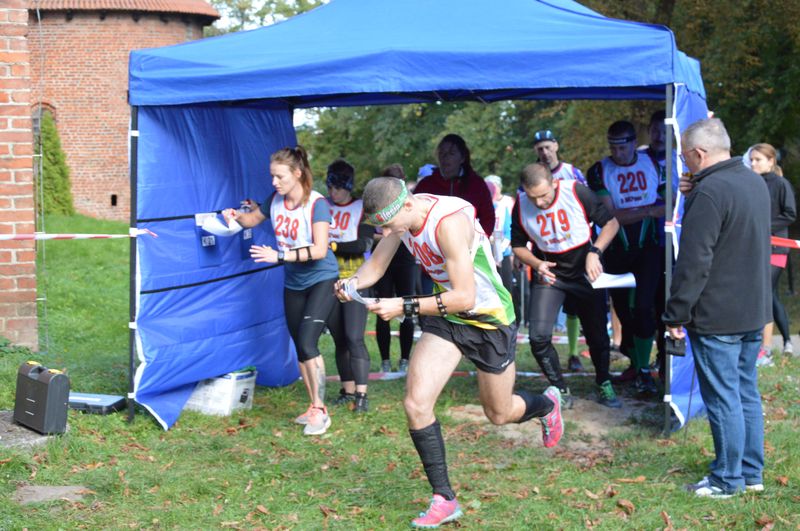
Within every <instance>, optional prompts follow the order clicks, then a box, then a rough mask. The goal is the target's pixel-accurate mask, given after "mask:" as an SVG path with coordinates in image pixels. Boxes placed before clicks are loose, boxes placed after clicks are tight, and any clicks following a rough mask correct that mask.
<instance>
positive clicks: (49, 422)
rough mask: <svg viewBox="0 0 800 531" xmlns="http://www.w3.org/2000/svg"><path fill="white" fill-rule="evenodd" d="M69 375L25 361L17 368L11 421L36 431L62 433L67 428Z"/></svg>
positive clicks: (46, 433) (47, 433)
mask: <svg viewBox="0 0 800 531" xmlns="http://www.w3.org/2000/svg"><path fill="white" fill-rule="evenodd" d="M68 402H69V378H67V375H66V374H64V373H62V372H61V371H57V370H55V369H48V368H47V367H44V366H42V365H41V364H40V363H37V362H35V361H28V362H26V363H23V364H22V365H20V367H19V371H18V372H17V397H16V402H15V403H14V421H15V422H17V423H19V424H22V425H23V426H27V427H28V428H31V429H32V430H35V431H38V432H39V433H42V434H45V435H49V434H52V433H64V431H66V429H67V404H68Z"/></svg>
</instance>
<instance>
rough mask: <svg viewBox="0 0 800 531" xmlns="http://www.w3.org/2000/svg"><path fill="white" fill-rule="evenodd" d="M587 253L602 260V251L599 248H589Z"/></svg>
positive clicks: (591, 246)
mask: <svg viewBox="0 0 800 531" xmlns="http://www.w3.org/2000/svg"><path fill="white" fill-rule="evenodd" d="M589 252H590V253H595V254H596V255H597V256H598V257H600V258H602V256H603V251H601V250H600V248H599V247H595V246H594V245H590V246H589Z"/></svg>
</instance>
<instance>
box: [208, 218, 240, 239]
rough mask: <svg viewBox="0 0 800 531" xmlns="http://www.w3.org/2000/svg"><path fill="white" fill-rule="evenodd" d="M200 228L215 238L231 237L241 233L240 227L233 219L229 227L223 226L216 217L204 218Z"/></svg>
mask: <svg viewBox="0 0 800 531" xmlns="http://www.w3.org/2000/svg"><path fill="white" fill-rule="evenodd" d="M201 227H202V229H203V230H204V231H206V232H210V233H211V234H213V235H215V236H233V235H234V234H238V233H239V232H241V231H242V226H241V225H239V223H237V221H236V220H235V219H232V220H231V222H230V225H225V223H224V222H223V221H222V220H220V219H219V218H218V217H217V216H209V217H207V218H205V219H204V220H203V224H202V225H201Z"/></svg>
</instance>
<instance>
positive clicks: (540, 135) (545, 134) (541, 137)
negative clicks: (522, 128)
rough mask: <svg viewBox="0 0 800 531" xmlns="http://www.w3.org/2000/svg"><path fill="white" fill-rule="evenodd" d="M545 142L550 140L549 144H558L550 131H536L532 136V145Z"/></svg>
mask: <svg viewBox="0 0 800 531" xmlns="http://www.w3.org/2000/svg"><path fill="white" fill-rule="evenodd" d="M545 140H550V141H551V142H558V140H556V136H555V135H554V134H553V132H552V131H551V130H550V129H542V130H541V131H536V133H534V135H533V143H534V145H535V144H538V143H539V142H544V141H545Z"/></svg>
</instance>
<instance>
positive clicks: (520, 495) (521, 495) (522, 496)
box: [514, 489, 530, 500]
mask: <svg viewBox="0 0 800 531" xmlns="http://www.w3.org/2000/svg"><path fill="white" fill-rule="evenodd" d="M528 496H530V492H529V491H528V489H522V490H521V491H519V492H517V493H516V494H514V497H515V498H516V499H518V500H525V499H527V498H528Z"/></svg>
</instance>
